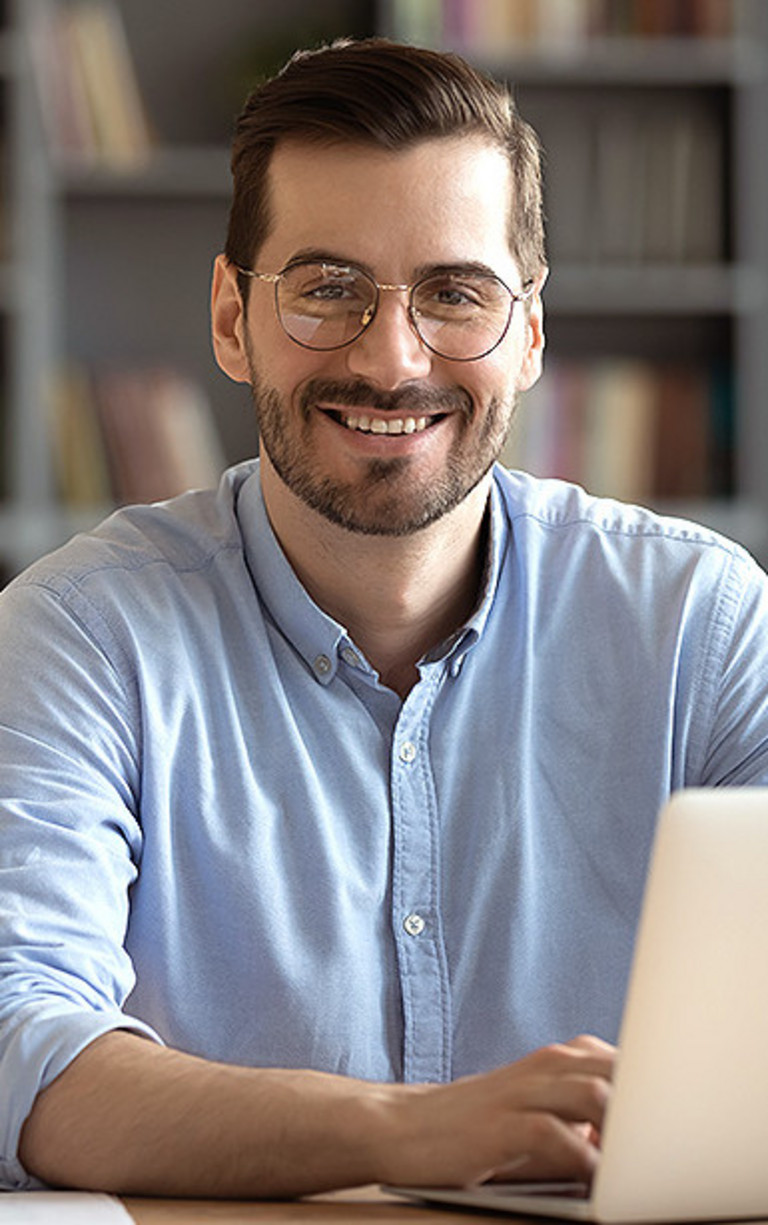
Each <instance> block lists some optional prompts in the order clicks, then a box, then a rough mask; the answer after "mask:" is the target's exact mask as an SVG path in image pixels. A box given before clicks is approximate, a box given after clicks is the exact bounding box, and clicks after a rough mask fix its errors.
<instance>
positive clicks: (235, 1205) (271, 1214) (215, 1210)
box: [123, 1187, 489, 1225]
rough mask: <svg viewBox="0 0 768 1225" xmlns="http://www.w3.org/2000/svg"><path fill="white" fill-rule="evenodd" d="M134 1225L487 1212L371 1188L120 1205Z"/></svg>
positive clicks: (279, 1223)
mask: <svg viewBox="0 0 768 1225" xmlns="http://www.w3.org/2000/svg"><path fill="white" fill-rule="evenodd" d="M123 1203H124V1204H125V1206H126V1208H127V1209H128V1211H129V1212H130V1214H131V1216H132V1217H133V1219H134V1221H135V1222H136V1225H219V1223H220V1225H353V1223H357V1222H363V1223H367V1222H370V1225H437V1223H438V1222H439V1223H440V1225H446V1223H447V1222H450V1223H451V1225H463V1223H464V1222H466V1223H467V1225H469V1223H470V1222H473V1221H474V1222H482V1223H483V1225H488V1221H489V1217H488V1214H487V1213H475V1212H461V1213H460V1214H458V1213H456V1212H454V1211H451V1210H450V1209H446V1210H445V1211H443V1210H442V1209H439V1208H426V1207H424V1208H422V1207H420V1206H418V1205H416V1204H410V1203H408V1201H407V1200H404V1199H399V1198H398V1197H397V1196H394V1195H385V1194H384V1193H383V1192H382V1191H379V1190H378V1188H376V1187H361V1188H358V1189H356V1190H354V1191H337V1192H334V1194H332V1195H316V1196H312V1197H311V1198H309V1199H302V1200H288V1201H285V1202H283V1201H280V1202H275V1201H269V1202H263V1201H262V1202H254V1203H243V1202H240V1201H238V1202H234V1201H231V1200H178V1199H174V1200H162V1199H136V1198H126V1199H124V1200H123Z"/></svg>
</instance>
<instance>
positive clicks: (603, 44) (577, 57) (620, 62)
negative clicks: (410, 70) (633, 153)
mask: <svg viewBox="0 0 768 1225" xmlns="http://www.w3.org/2000/svg"><path fill="white" fill-rule="evenodd" d="M457 50H459V51H461V49H460V48H457ZM473 58H474V59H476V60H478V61H479V62H480V63H481V64H482V66H483V67H484V68H485V69H487V70H488V71H489V72H490V73H491V74H492V75H494V76H500V77H503V78H506V79H508V80H512V81H514V82H515V84H517V85H547V86H552V85H569V86H571V85H617V86H622V87H625V86H650V87H658V86H661V85H671V86H680V87H685V88H688V87H691V86H702V87H705V86H708V87H711V86H719V85H722V86H745V85H753V84H758V83H760V82H761V81H764V80H765V77H766V74H767V73H768V57H767V56H766V54H765V51H764V49H763V48H762V47H759V46H756V45H755V44H754V43H751V42H748V41H747V40H746V39H741V38H737V39H701V38H672V39H668V38H663V39H662V38H631V39H625V38H601V39H590V40H589V41H584V42H578V41H574V42H571V43H567V44H562V45H558V44H553V45H550V46H547V47H534V48H532V49H531V50H530V51H528V52H524V53H522V54H520V53H517V54H515V52H514V51H513V50H510V51H509V53H506V52H505V51H504V50H503V49H502V50H500V51H498V52H494V53H493V54H489V53H488V52H484V51H483V50H482V49H480V48H478V51H477V53H475V54H474V55H473Z"/></svg>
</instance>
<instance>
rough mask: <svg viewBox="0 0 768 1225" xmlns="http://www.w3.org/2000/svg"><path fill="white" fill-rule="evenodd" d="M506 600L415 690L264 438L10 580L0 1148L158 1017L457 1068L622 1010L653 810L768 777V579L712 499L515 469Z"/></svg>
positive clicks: (219, 1031) (495, 531) (256, 1061)
mask: <svg viewBox="0 0 768 1225" xmlns="http://www.w3.org/2000/svg"><path fill="white" fill-rule="evenodd" d="M490 523H491V532H490V546H489V562H488V567H487V573H486V583H485V588H484V593H483V598H482V601H481V602H480V604H479V605H478V608H477V610H476V613H475V615H474V616H473V617H472V618H471V620H470V621H469V622H468V624H467V625H466V626H465V627H464V628H463V630H462V631H461V632H460V633H458V634H457V635H455V636H454V638H453V639H452V640H451V641H450V642H449V643H447V644H443V646H442V648H440V649H437V650H435V651H434V652H432V653H431V654H430V656H429V657H427V658H426V659H425V660H424V661H423V662H422V663H421V665H420V674H421V679H420V681H419V683H418V684H417V685H416V686H415V687H414V688H413V690H412V691H411V693H410V694H409V696H408V698H407V700H406V701H405V702H401V701H400V700H399V698H398V697H397V696H396V695H395V694H394V693H393V692H392V691H391V690H388V689H386V688H385V687H383V686H382V685H380V684H379V683H378V680H377V677H376V675H375V673H374V672H373V670H372V669H371V667H370V666H369V664H368V663H367V662H366V660H365V659H364V658H363V657H362V656H361V653H360V651H359V650H358V648H357V646H356V645H355V643H354V642H352V641H351V640H350V638H349V636H348V635H347V633H346V632H345V630H344V628H343V627H342V626H340V625H338V624H337V623H336V622H334V621H333V620H331V618H329V617H328V616H326V615H325V614H324V613H323V612H322V611H321V610H320V609H319V608H318V607H317V606H316V605H314V604H313V602H312V601H311V599H310V598H309V596H308V595H307V593H306V592H305V591H304V589H303V588H302V587H301V585H300V584H299V582H298V580H297V578H296V576H295V575H294V573H293V571H292V570H291V568H290V566H289V565H288V563H287V561H286V559H285V557H284V555H283V554H282V552H281V550H280V548H279V545H278V544H277V542H276V540H275V538H274V536H273V534H272V532H271V529H270V526H269V523H268V520H267V516H266V513H265V509H264V505H263V502H262V497H261V491H260V485H259V477H258V470H257V466H256V465H254V464H245V465H241V466H239V467H238V468H236V469H233V470H232V471H231V472H230V473H228V474H227V475H226V477H225V479H224V481H223V482H222V485H221V487H220V489H219V490H218V492H207V493H196V494H190V495H187V496H185V497H182V498H180V499H177V500H175V501H173V502H171V503H168V504H166V505H163V506H156V507H143V508H133V509H130V510H126V511H122V512H120V513H118V514H117V515H115V516H113V517H112V518H111V519H109V520H108V521H107V522H106V523H105V524H104V525H102V527H101V528H99V529H98V530H97V531H95V532H94V533H92V534H90V535H89V536H85V537H81V538H78V539H76V540H75V541H74V542H72V543H70V544H69V545H68V546H66V547H65V548H64V549H63V550H61V551H59V552H58V553H57V554H54V555H53V556H52V557H51V558H49V559H46V560H44V561H43V562H41V563H39V564H38V565H36V566H35V567H34V568H33V569H32V570H30V571H29V572H27V574H26V575H24V576H23V577H22V578H21V579H20V580H17V582H16V583H14V584H13V585H12V586H11V587H10V588H9V589H8V590H7V591H6V592H5V593H4V594H3V596H2V598H1V599H0V649H1V650H2V660H3V663H2V671H1V673H0V1103H2V1106H1V1108H0V1179H1V1180H2V1181H3V1182H4V1183H5V1185H9V1186H29V1185H32V1180H29V1179H27V1177H26V1175H25V1173H24V1171H23V1170H22V1169H21V1167H20V1166H19V1164H18V1162H17V1159H16V1147H17V1140H18V1134H19V1129H20V1127H21V1124H22V1122H23V1120H24V1118H25V1117H26V1115H27V1114H28V1112H29V1110H30V1108H31V1105H32V1102H33V1100H34V1097H35V1095H36V1093H37V1092H38V1090H39V1089H40V1087H41V1086H42V1085H46V1084H48V1083H49V1082H50V1081H51V1080H52V1079H53V1078H54V1077H55V1076H56V1075H57V1074H58V1073H59V1072H61V1071H62V1069H63V1068H64V1067H65V1066H66V1065H67V1064H68V1062H69V1061H70V1060H71V1059H72V1058H73V1057H74V1056H75V1055H76V1054H77V1053H78V1052H79V1051H81V1050H82V1049H83V1047H84V1046H85V1045H86V1044H88V1043H89V1042H91V1041H92V1040H93V1039H94V1038H95V1037H96V1036H98V1035H99V1034H101V1033H103V1032H105V1031H106V1030H109V1029H112V1028H114V1027H126V1026H127V1027H133V1028H135V1029H136V1030H139V1031H141V1032H144V1033H146V1034H148V1035H149V1036H151V1037H154V1038H156V1039H157V1040H158V1041H163V1042H167V1043H169V1044H172V1045H174V1046H177V1047H180V1048H182V1049H183V1050H186V1051H191V1052H194V1053H196V1054H199V1055H202V1056H205V1057H210V1058H213V1059H220V1060H226V1061H230V1062H234V1063H240V1064H250V1065H271V1066H286V1065H287V1066H292V1067H305V1068H309V1067H311V1068H319V1069H325V1070H327V1071H330V1072H339V1073H348V1074H350V1075H354V1076H360V1077H367V1078H372V1079H380V1080H392V1079H401V1078H403V1079H406V1080H417V1081H426V1080H429V1081H444V1080H447V1079H449V1078H451V1077H455V1076H458V1075H461V1074H463V1073H467V1072H472V1071H478V1070H480V1069H484V1068H490V1067H492V1066H494V1065H498V1064H500V1063H503V1062H507V1061H509V1060H512V1059H514V1058H516V1057H518V1056H520V1055H522V1054H523V1053H524V1052H525V1051H527V1050H530V1049H531V1048H533V1047H536V1046H539V1045H541V1044H542V1043H545V1042H549V1041H552V1040H556V1039H566V1038H569V1037H571V1036H573V1035H574V1034H576V1033H579V1032H582V1031H590V1032H594V1033H597V1034H600V1035H602V1036H604V1037H605V1038H607V1039H615V1038H616V1035H617V1028H618V1023H619V1017H620V1011H621V1004H622V999H623V995H624V988H625V983H626V977H627V972H628V966H629V960H630V956H631V951H632V945H633V938H634V933H635V926H636V922H637V917H638V908H639V904H640V898H641V893H642V887H643V880H644V875H645V870H646V865H647V860H648V855H649V848H650V843H651V839H652V835H653V830H654V822H655V818H656V815H657V811H658V809H659V807H660V805H661V803H662V801H663V800H664V799H665V797H666V796H667V795H668V794H669V792H670V791H671V790H673V789H675V788H679V787H683V786H686V785H706V786H715V785H719V784H736V783H768V582H767V581H766V578H765V576H764V575H763V573H762V572H761V571H760V570H759V569H758V568H757V567H756V566H755V564H754V563H753V562H752V561H751V560H750V559H749V557H748V556H747V555H746V554H745V553H744V552H742V550H741V549H740V548H738V546H735V545H731V544H730V543H728V542H726V541H723V540H722V539H720V538H719V537H716V536H714V535H713V534H712V533H711V532H709V531H706V530H705V529H699V528H696V527H694V526H692V525H690V524H685V523H681V522H679V521H672V520H663V519H659V518H656V517H654V516H653V515H651V514H649V513H648V512H645V511H641V510H638V509H636V508H631V507H626V506H622V505H619V504H617V503H613V502H608V501H598V500H594V499H591V498H589V497H588V496H587V495H586V494H585V493H584V492H583V491H581V490H579V489H577V488H575V487H573V486H569V485H565V484H561V483H559V482H541V481H537V480H534V479H532V478H530V477H526V476H524V475H521V474H519V473H515V474H508V473H505V472H503V471H502V470H501V469H498V470H497V472H496V476H495V483H494V488H493V494H492V499H491V519H490Z"/></svg>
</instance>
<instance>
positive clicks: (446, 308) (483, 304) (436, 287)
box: [414, 275, 494, 318]
mask: <svg viewBox="0 0 768 1225" xmlns="http://www.w3.org/2000/svg"><path fill="white" fill-rule="evenodd" d="M487 279H488V280H490V278H487ZM492 284H493V282H492V281H491V285H492ZM414 298H415V300H414V306H415V307H416V309H417V310H418V311H419V313H420V314H426V315H439V316H442V317H449V316H451V317H452V316H457V317H459V318H464V317H466V316H468V315H472V314H474V313H476V312H477V311H480V310H484V309H486V308H487V307H488V305H489V304H490V303H491V302H492V301H493V299H494V294H493V292H492V289H491V286H489V285H488V284H487V283H486V278H481V277H471V276H461V277H460V276H455V275H452V276H437V277H430V278H429V280H427V281H423V282H422V283H421V285H419V286H418V289H417V291H416V293H415V295H414Z"/></svg>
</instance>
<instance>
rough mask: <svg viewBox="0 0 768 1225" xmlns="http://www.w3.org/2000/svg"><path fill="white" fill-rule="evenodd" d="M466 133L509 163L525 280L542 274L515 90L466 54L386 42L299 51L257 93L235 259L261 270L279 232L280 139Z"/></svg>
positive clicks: (237, 159) (248, 122)
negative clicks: (275, 202)
mask: <svg viewBox="0 0 768 1225" xmlns="http://www.w3.org/2000/svg"><path fill="white" fill-rule="evenodd" d="M462 135H467V136H481V137H484V138H485V139H487V140H488V141H489V143H491V144H493V145H496V146H497V147H499V148H500V149H501V150H502V151H503V152H504V153H505V154H506V156H507V158H508V159H509V165H510V168H511V172H512V207H511V215H510V217H509V243H510V250H511V252H512V255H513V256H514V258H515V262H516V263H517V266H518V269H519V271H520V274H521V276H522V279H523V281H524V282H525V281H527V280H529V279H532V278H535V277H536V276H537V275H538V274H539V273H540V272H541V271H542V270H543V269H544V267H545V266H546V252H545V244H544V221H543V210H542V195H541V158H540V147H539V141H538V138H537V136H536V133H535V132H534V130H533V128H532V127H531V126H530V125H529V124H528V123H526V122H525V120H524V119H522V117H521V116H520V115H519V113H518V111H517V108H516V106H515V102H514V99H513V98H512V96H511V94H510V92H509V90H508V89H507V87H506V86H504V85H502V84H501V83H500V82H498V81H495V80H494V79H493V78H491V77H489V76H486V75H485V74H484V73H481V72H478V71H477V70H476V69H475V68H473V67H471V66H470V65H469V64H468V63H467V62H466V61H465V60H464V59H462V58H461V57H460V56H458V55H455V54H453V53H450V52H441V51H432V50H427V49H425V48H421V47H412V46H408V45H406V44H403V43H396V42H392V41H390V40H389V39H384V38H370V39H361V40H359V41H354V40H350V39H340V40H338V41H336V42H333V43H331V44H329V45H328V46H324V47H321V48H319V49H317V50H313V51H298V52H296V53H295V54H294V55H293V56H292V57H291V59H290V60H288V62H287V64H286V65H285V66H284V67H283V68H282V69H281V71H280V72H279V73H278V74H277V75H276V76H274V77H272V78H271V79H270V80H268V81H265V82H264V83H263V84H260V85H259V86H257V87H256V89H254V90H253V92H252V93H251V94H250V96H249V97H248V99H247V101H246V103H245V106H244V108H243V110H242V112H241V114H240V116H239V117H238V120H237V123H236V126H235V132H234V139H233V144H232V175H233V179H234V195H233V200H232V206H231V210H230V216H229V227H228V231H227V241H226V248H225V252H226V255H227V258H228V259H229V260H230V262H231V263H233V264H235V265H239V266H240V267H243V268H250V267H252V265H253V263H254V261H255V259H256V255H257V253H258V251H259V249H260V248H261V245H262V244H263V242H264V241H265V239H266V237H267V236H268V234H269V232H270V225H271V223H272V217H271V214H270V200H269V165H270V159H271V156H272V153H273V151H274V149H275V146H276V145H277V143H278V141H280V140H282V139H298V140H302V141H307V142H313V143H316V144H321V145H322V144H328V145H330V144H338V143H343V142H349V143H357V144H368V145H375V146H378V147H379V148H381V149H388V150H393V151H396V150H398V149H405V148H408V147H409V146H412V145H415V144H417V143H419V142H420V141H423V140H430V139H434V138H439V137H448V136H453V137H455V136H462ZM240 280H241V282H245V278H244V277H241V278H240ZM241 288H243V290H245V285H242V286H241ZM244 298H245V293H244Z"/></svg>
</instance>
